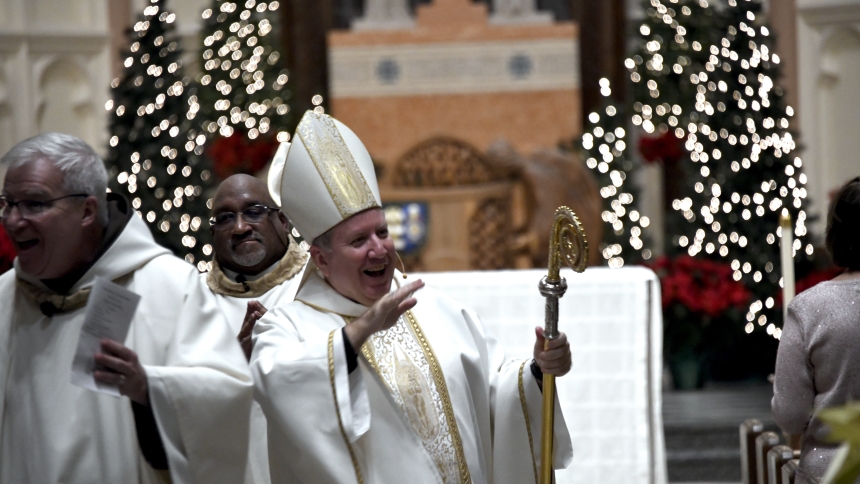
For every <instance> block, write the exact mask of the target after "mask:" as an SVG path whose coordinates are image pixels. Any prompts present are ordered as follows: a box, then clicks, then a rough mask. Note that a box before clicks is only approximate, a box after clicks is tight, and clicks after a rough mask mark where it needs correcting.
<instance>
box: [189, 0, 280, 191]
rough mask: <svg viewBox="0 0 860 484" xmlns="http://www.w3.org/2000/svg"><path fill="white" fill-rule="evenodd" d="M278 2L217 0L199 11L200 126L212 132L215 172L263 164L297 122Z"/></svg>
mask: <svg viewBox="0 0 860 484" xmlns="http://www.w3.org/2000/svg"><path fill="white" fill-rule="evenodd" d="M278 8H279V3H278V2H277V1H273V2H268V3H266V2H257V1H256V0H247V1H245V2H231V1H227V0H215V1H213V2H212V6H211V8H208V9H206V10H204V11H203V31H202V35H201V38H203V46H202V48H201V49H200V52H201V56H202V60H201V66H202V67H203V69H202V72H201V73H200V74H199V75H198V77H197V80H198V81H199V83H200V94H199V97H200V106H201V110H200V117H199V119H198V126H199V127H200V128H201V129H202V130H203V131H204V132H206V133H208V134H209V136H212V137H214V138H215V139H214V141H213V145H212V146H213V147H212V149H211V152H210V153H209V154H210V156H211V157H212V158H213V161H214V164H215V169H216V172H217V174H219V176H222V177H223V176H228V175H230V174H232V173H237V172H244V173H255V172H257V171H259V170H261V169H262V168H263V167H264V166H265V164H266V163H267V162H268V161H269V160H270V159H271V156H272V154H273V153H274V149H275V148H276V147H277V143H278V142H283V141H287V140H289V137H290V133H291V132H292V130H293V129H294V128H295V123H296V122H295V118H294V116H293V115H292V113H291V109H290V99H291V95H292V93H291V91H290V89H289V87H288V86H289V76H288V73H287V71H286V70H285V69H284V68H283V67H282V62H281V55H280V53H279V51H278V48H277V45H278V42H279V39H280V28H279V26H280V22H279V12H278ZM234 133H235V135H234Z"/></svg>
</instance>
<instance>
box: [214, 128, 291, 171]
mask: <svg viewBox="0 0 860 484" xmlns="http://www.w3.org/2000/svg"><path fill="white" fill-rule="evenodd" d="M277 148H278V142H277V141H276V140H275V139H274V138H273V137H271V136H268V137H259V138H257V139H253V140H252V139H249V138H248V137H247V136H245V135H244V133H241V132H239V131H237V132H235V133H233V135H232V136H230V137H229V138H224V137H218V138H215V140H214V141H213V142H212V144H211V145H210V148H209V157H210V158H211V159H212V168H213V170H214V171H215V175H216V176H217V177H218V178H220V179H222V180H223V179H225V178H227V177H229V176H230V175H235V174H236V173H247V174H249V175H253V174H256V173H257V172H259V171H260V170H262V169H263V168H264V167H265V166H266V163H268V162H269V160H271V159H272V156H273V155H274V154H275V150H276V149H277Z"/></svg>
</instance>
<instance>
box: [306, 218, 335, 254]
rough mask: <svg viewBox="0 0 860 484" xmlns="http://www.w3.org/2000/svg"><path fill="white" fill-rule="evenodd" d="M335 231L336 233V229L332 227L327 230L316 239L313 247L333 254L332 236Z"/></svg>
mask: <svg viewBox="0 0 860 484" xmlns="http://www.w3.org/2000/svg"><path fill="white" fill-rule="evenodd" d="M335 227H337V226H336V225H335ZM333 231H334V227H332V228H330V229H328V230H326V231H325V232H324V233H322V234H320V235H318V236H317V238H315V239H314V241H313V243H312V244H311V245H315V246H317V247H319V248H320V249H323V250H324V251H325V252H331V236H332V233H333Z"/></svg>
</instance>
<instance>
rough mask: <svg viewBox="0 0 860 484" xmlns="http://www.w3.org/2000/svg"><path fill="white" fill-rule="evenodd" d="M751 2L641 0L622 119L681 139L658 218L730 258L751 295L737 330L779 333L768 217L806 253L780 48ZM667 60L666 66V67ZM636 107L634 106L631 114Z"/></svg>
mask: <svg viewBox="0 0 860 484" xmlns="http://www.w3.org/2000/svg"><path fill="white" fill-rule="evenodd" d="M760 10H761V5H760V3H759V2H758V1H749V0H728V7H727V8H724V9H720V10H716V9H714V8H712V7H710V6H709V4H708V3H707V1H705V0H699V1H681V0H670V1H668V2H661V1H660V0H650V2H649V4H648V8H647V14H648V16H649V17H648V22H647V23H646V24H643V25H642V26H641V27H640V34H641V35H642V40H641V46H642V48H641V55H635V56H633V57H632V58H630V59H627V61H626V67H627V68H628V69H629V71H630V75H631V80H632V81H633V85H634V93H635V96H634V97H635V98H636V100H637V102H636V103H635V104H634V110H635V111H636V112H637V114H635V115H634V116H633V118H632V121H633V123H634V124H636V125H640V126H641V127H642V129H643V131H645V132H646V133H649V134H650V133H661V134H664V135H669V134H671V135H674V136H675V137H676V138H678V139H679V140H682V142H683V146H684V148H685V150H686V152H687V153H688V155H689V156H688V159H689V161H690V163H692V164H693V167H694V168H693V170H687V171H692V172H693V175H692V180H691V181H692V182H691V184H690V185H691V186H689V187H686V188H685V193H684V194H683V195H681V196H679V197H678V198H677V199H675V200H674V201H673V202H672V208H673V209H674V211H675V213H676V214H677V217H673V216H672V215H671V214H667V228H668V230H669V231H671V233H674V234H677V235H675V238H674V239H673V242H674V247H675V248H676V249H677V250H678V251H685V252H686V253H687V254H689V255H690V256H695V257H708V258H712V259H717V260H725V261H728V262H730V264H731V267H732V269H733V271H734V274H733V277H734V279H735V280H736V281H741V282H743V283H744V284H745V285H746V286H747V287H748V288H749V289H750V290H751V292H752V293H753V294H754V297H753V301H752V303H751V304H750V306H749V310H748V312H747V314H746V320H747V324H746V328H745V329H746V331H747V332H752V331H754V330H755V328H756V327H758V326H761V327H765V329H766V331H767V332H768V333H769V334H772V335H774V336H775V337H777V338H778V337H779V336H780V334H781V331H780V330H779V328H777V327H776V325H775V324H774V321H776V320H777V319H779V314H780V311H778V310H774V309H773V306H774V301H773V297H772V296H773V295H775V294H777V293H778V291H779V286H780V284H781V281H780V280H779V265H778V264H779V250H778V239H779V237H780V235H781V230H780V229H779V228H778V215H779V211H780V210H781V209H782V208H788V209H789V210H790V211H791V213H792V218H793V220H795V221H796V225H795V230H794V231H795V235H796V236H797V237H798V239H797V242H796V243H795V251H800V250H801V249H804V251H805V252H806V253H807V254H808V255H811V254H812V246H811V245H810V244H808V243H807V244H805V248H804V244H803V242H802V237H803V236H805V235H806V227H805V220H806V212H805V211H804V207H805V198H806V190H805V188H804V187H803V185H805V184H806V182H807V179H806V176H805V175H804V174H803V173H801V167H802V161H801V159H800V158H799V157H797V156H795V154H794V153H793V151H794V150H795V148H796V146H795V143H794V141H793V136H792V134H791V132H790V131H789V118H791V116H792V115H793V111H792V109H791V107H788V106H785V105H784V102H783V100H782V91H781V88H779V87H778V86H777V85H776V83H775V80H776V78H777V76H778V74H779V70H778V64H779V58H778V56H776V54H774V53H773V52H772V47H771V45H772V43H771V41H770V38H769V30H768V28H767V26H766V25H764V24H763V22H762V21H763V18H761V16H759V15H757V12H759V11H760ZM670 64H671V67H670ZM640 113H641V114H640Z"/></svg>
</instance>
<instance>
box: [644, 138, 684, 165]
mask: <svg viewBox="0 0 860 484" xmlns="http://www.w3.org/2000/svg"><path fill="white" fill-rule="evenodd" d="M639 153H640V154H641V155H642V158H644V159H645V161H647V162H648V163H654V162H655V161H663V162H664V163H671V162H674V161H678V160H680V159H681V157H682V156H684V143H683V142H682V140H680V139H678V138H676V137H675V135H674V134H673V133H672V132H671V131H670V132H667V133H663V134H662V135H660V136H643V137H642V138H640V139H639Z"/></svg>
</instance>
